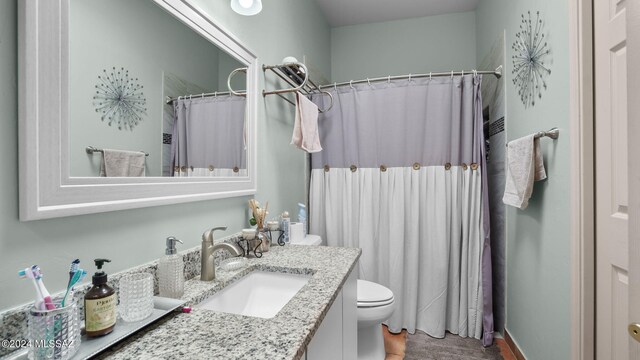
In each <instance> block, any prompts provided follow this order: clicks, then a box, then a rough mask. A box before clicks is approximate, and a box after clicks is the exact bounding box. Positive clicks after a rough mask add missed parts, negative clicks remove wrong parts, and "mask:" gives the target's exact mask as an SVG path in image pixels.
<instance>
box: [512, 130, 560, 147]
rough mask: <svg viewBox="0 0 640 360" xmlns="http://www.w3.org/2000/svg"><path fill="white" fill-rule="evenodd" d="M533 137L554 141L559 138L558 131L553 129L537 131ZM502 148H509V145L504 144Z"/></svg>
mask: <svg viewBox="0 0 640 360" xmlns="http://www.w3.org/2000/svg"><path fill="white" fill-rule="evenodd" d="M533 137H534V139H539V138H541V137H548V138H551V139H554V140H555V139H557V138H559V137H560V129H558V128H555V127H554V128H551V129H549V130H547V131H539V132H537V133H536V134H535V135H534V136H533ZM504 146H509V143H508V142H507V143H506V144H504Z"/></svg>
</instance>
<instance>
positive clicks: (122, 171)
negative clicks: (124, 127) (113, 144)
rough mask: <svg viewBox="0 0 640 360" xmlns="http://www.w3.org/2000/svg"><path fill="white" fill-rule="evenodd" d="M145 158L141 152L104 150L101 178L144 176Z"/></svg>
mask: <svg viewBox="0 0 640 360" xmlns="http://www.w3.org/2000/svg"><path fill="white" fill-rule="evenodd" d="M145 157H146V156H145V154H144V153H143V152H140V151H125V150H111V149H104V150H103V151H102V164H101V165H100V176H102V177H123V176H131V177H135V176H144V162H145Z"/></svg>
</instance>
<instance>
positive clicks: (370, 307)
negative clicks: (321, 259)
mask: <svg viewBox="0 0 640 360" xmlns="http://www.w3.org/2000/svg"><path fill="white" fill-rule="evenodd" d="M292 244H295V245H322V238H321V237H320V236H317V235H307V236H306V237H305V238H304V239H302V240H300V241H296V242H292ZM357 286H358V360H383V359H384V358H385V350H384V338H383V336H382V329H381V327H380V325H381V324H382V322H383V321H385V320H387V319H388V318H389V317H391V315H392V314H393V311H394V310H395V308H396V306H395V302H394V297H393V292H392V291H391V290H389V289H388V288H387V287H385V286H382V285H380V284H377V283H374V282H371V281H367V280H358V285H357Z"/></svg>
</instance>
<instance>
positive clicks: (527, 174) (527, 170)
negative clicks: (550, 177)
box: [502, 134, 547, 210]
mask: <svg viewBox="0 0 640 360" xmlns="http://www.w3.org/2000/svg"><path fill="white" fill-rule="evenodd" d="M546 178H547V173H546V171H545V170H544V163H543V161H542V151H541V150H540V139H536V138H535V134H531V135H528V136H525V137H522V138H520V139H517V140H513V141H511V142H509V144H507V179H506V185H505V189H504V196H503V197H502V202H504V203H505V204H507V205H511V206H515V207H517V208H518V209H521V210H524V209H526V208H527V206H529V199H530V198H531V194H532V193H533V182H534V181H539V180H544V179H546Z"/></svg>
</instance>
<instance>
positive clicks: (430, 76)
mask: <svg viewBox="0 0 640 360" xmlns="http://www.w3.org/2000/svg"><path fill="white" fill-rule="evenodd" d="M429 80H431V71H429Z"/></svg>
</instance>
